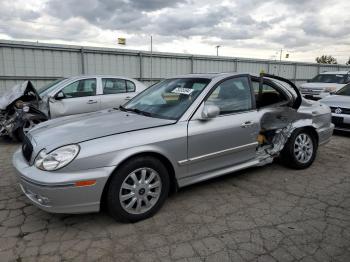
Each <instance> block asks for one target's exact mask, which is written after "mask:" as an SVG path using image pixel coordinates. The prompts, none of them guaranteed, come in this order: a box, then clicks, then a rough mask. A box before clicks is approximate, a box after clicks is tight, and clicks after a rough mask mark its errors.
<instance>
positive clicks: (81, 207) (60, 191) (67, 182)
mask: <svg viewBox="0 0 350 262" xmlns="http://www.w3.org/2000/svg"><path fill="white" fill-rule="evenodd" d="M12 162H13V166H14V167H15V169H16V171H17V172H16V174H17V178H18V183H19V185H20V187H21V189H22V191H23V193H24V194H25V195H26V196H27V198H28V199H29V200H30V201H31V202H32V203H33V204H34V205H36V206H38V207H39V208H41V209H43V210H45V211H48V212H51V213H70V214H74V213H87V212H98V211H99V210H100V201H101V197H102V192H103V189H104V187H105V184H106V182H107V180H108V177H109V175H110V174H111V173H112V172H113V170H114V167H103V168H96V169H88V170H82V171H74V172H69V173H68V172H66V173H65V172H58V171H57V172H46V171H42V170H39V169H37V168H36V167H34V166H30V165H29V164H28V162H27V161H26V160H25V159H24V157H23V155H22V150H21V149H19V150H17V151H16V152H15V153H14V155H13V159H12ZM86 180H96V183H95V184H94V185H90V186H76V185H75V183H76V182H78V181H86Z"/></svg>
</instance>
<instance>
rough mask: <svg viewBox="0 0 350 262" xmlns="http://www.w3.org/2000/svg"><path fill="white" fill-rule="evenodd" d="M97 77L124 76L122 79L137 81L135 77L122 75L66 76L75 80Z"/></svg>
mask: <svg viewBox="0 0 350 262" xmlns="http://www.w3.org/2000/svg"><path fill="white" fill-rule="evenodd" d="M96 77H103V78H122V79H127V80H133V81H137V79H134V78H131V77H126V76H121V75H76V76H70V77H66V79H70V80H71V79H72V80H74V79H81V78H96Z"/></svg>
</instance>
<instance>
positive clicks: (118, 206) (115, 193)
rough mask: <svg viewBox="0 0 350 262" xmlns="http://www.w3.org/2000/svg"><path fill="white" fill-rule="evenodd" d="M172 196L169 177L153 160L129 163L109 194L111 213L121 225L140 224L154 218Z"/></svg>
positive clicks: (135, 159)
mask: <svg viewBox="0 0 350 262" xmlns="http://www.w3.org/2000/svg"><path fill="white" fill-rule="evenodd" d="M168 193H169V174H168V171H167V169H166V167H165V166H164V165H163V163H162V162H161V161H160V160H158V159H156V158H153V157H137V158H133V159H131V160H129V161H127V162H126V163H125V164H123V165H122V166H121V167H120V168H118V169H117V170H116V172H115V174H114V175H113V177H112V179H111V181H110V184H109V187H108V193H107V205H108V210H109V212H110V214H111V215H112V217H113V218H115V219H116V220H118V221H121V222H136V221H139V220H143V219H146V218H149V217H151V216H152V215H154V214H155V213H156V212H157V211H158V210H159V209H160V208H161V206H162V205H163V203H164V202H165V200H166V198H167V196H168Z"/></svg>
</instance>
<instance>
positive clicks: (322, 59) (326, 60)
mask: <svg viewBox="0 0 350 262" xmlns="http://www.w3.org/2000/svg"><path fill="white" fill-rule="evenodd" d="M315 60H316V62H317V63H318V64H332V65H335V64H338V62H337V59H336V58H335V57H333V56H331V55H321V56H318V57H316V59H315ZM345 64H346V65H350V57H349V59H348V61H347V62H346V63H345Z"/></svg>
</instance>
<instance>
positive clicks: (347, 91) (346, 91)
mask: <svg viewBox="0 0 350 262" xmlns="http://www.w3.org/2000/svg"><path fill="white" fill-rule="evenodd" d="M335 94H336V95H340V96H350V84H347V85H346V86H344V87H343V88H342V89H340V90H339V91H338V92H336V93H335Z"/></svg>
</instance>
